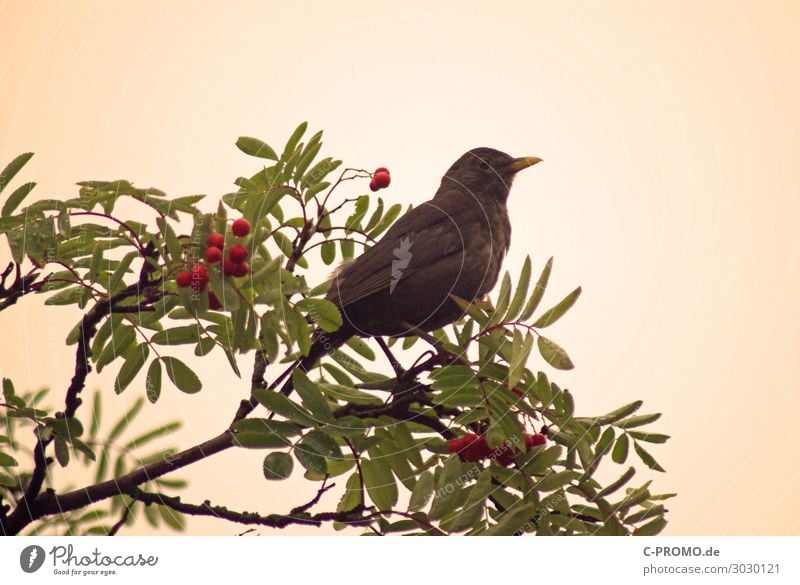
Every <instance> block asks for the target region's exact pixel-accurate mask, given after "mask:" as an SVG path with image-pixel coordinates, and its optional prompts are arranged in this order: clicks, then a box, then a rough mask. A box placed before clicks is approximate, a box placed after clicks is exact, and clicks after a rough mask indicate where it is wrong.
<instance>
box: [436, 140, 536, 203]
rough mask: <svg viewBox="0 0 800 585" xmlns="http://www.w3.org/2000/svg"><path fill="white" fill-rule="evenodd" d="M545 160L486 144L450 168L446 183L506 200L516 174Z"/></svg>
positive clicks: (474, 149)
mask: <svg viewBox="0 0 800 585" xmlns="http://www.w3.org/2000/svg"><path fill="white" fill-rule="evenodd" d="M541 161H542V159H540V158H538V157H535V156H526V157H522V158H514V157H513V156H511V155H509V154H506V153H505V152H500V151H499V150H495V149H494V148H488V147H485V146H482V147H480V148H473V149H472V150H470V151H467V152H466V153H464V154H463V155H462V156H461V158H459V159H458V160H457V161H456V162H454V163H453V165H452V166H451V167H450V168H449V169H448V170H447V173H445V175H444V177H443V178H442V187H450V188H452V186H453V185H454V184H455V185H459V186H460V187H461V189H462V190H463V191H464V192H466V193H467V194H470V195H472V196H473V197H477V198H479V199H485V198H488V199H496V200H500V201H503V202H505V200H506V199H507V198H508V192H509V190H510V189H511V183H512V182H513V181H514V176H515V175H516V174H517V173H518V172H519V171H521V170H522V169H526V168H528V167H530V166H532V165H535V164H536V163H538V162H541Z"/></svg>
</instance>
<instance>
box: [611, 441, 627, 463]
mask: <svg viewBox="0 0 800 585" xmlns="http://www.w3.org/2000/svg"><path fill="white" fill-rule="evenodd" d="M628 441H629V439H628V435H625V434H623V435H620V436H619V438H618V439H617V442H616V443H615V444H614V450H613V451H611V459H613V460H614V463H620V464H622V463H625V460H626V459H627V458H628Z"/></svg>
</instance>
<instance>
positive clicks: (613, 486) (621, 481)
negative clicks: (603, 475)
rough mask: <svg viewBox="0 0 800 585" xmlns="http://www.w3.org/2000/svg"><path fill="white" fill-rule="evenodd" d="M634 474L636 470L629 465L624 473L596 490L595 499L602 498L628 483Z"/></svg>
mask: <svg viewBox="0 0 800 585" xmlns="http://www.w3.org/2000/svg"><path fill="white" fill-rule="evenodd" d="M634 475H636V470H635V469H634V468H633V467H629V468H628V469H627V471H625V473H623V474H622V475H621V476H619V478H618V479H616V480H615V481H614V482H613V483H610V484H608V485H607V486H606V487H604V488H603V489H601V490H600V491H599V492H597V495H596V496H595V499H597V498H604V497H605V496H607V495H609V494H613V493H614V492H615V491H617V490H618V489H620V488H621V487H622V486H624V485H625V484H626V483H628V482H629V481H630V480H631V479H632V478H633V476H634Z"/></svg>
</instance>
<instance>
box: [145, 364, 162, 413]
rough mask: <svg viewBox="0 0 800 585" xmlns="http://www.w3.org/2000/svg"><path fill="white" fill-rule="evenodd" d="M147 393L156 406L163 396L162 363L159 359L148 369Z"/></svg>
mask: <svg viewBox="0 0 800 585" xmlns="http://www.w3.org/2000/svg"><path fill="white" fill-rule="evenodd" d="M145 391H146V394H147V399H148V400H149V401H150V402H151V403H153V404H155V403H156V402H158V398H159V396H161V362H160V361H159V360H157V359H155V360H153V361H152V362H151V363H150V367H149V368H147V379H146V380H145Z"/></svg>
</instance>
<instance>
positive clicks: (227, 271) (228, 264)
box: [222, 258, 239, 276]
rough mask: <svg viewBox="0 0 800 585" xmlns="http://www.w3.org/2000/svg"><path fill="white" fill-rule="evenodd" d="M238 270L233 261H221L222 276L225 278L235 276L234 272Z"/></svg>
mask: <svg viewBox="0 0 800 585" xmlns="http://www.w3.org/2000/svg"><path fill="white" fill-rule="evenodd" d="M238 269H239V265H238V264H237V263H236V262H234V261H233V260H228V259H227V258H225V260H223V261H222V274H224V275H225V276H236V271H237V270H238Z"/></svg>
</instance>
